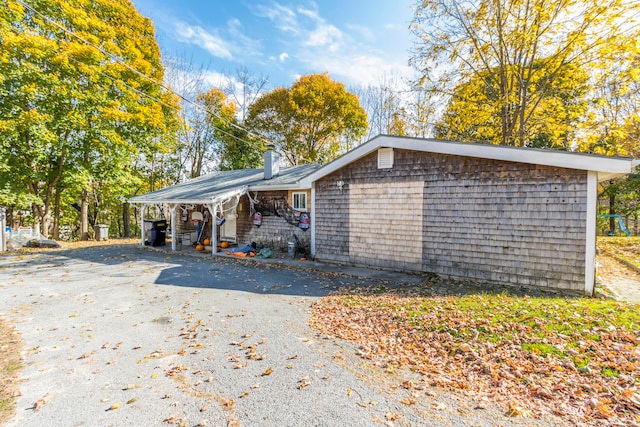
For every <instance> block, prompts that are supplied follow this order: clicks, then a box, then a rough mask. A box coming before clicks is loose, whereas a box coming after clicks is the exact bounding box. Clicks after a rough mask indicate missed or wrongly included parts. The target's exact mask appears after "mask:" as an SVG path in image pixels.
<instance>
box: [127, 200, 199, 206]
mask: <svg viewBox="0 0 640 427" xmlns="http://www.w3.org/2000/svg"><path fill="white" fill-rule="evenodd" d="M129 203H131V204H134V205H142V204H145V205H157V204H160V203H167V204H175V205H206V204H207V203H211V199H165V200H157V199H142V200H141V199H138V200H135V201H132V200H129Z"/></svg>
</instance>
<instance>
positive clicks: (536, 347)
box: [522, 342, 564, 357]
mask: <svg viewBox="0 0 640 427" xmlns="http://www.w3.org/2000/svg"><path fill="white" fill-rule="evenodd" d="M522 349H523V350H524V351H528V352H529V353H534V354H537V355H539V356H542V357H547V356H548V355H550V354H556V355H558V356H564V353H562V352H561V351H560V350H558V349H557V348H556V347H554V346H552V345H551V344H545V343H539V342H534V343H527V344H523V345H522Z"/></svg>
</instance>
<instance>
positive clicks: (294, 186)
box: [249, 184, 311, 191]
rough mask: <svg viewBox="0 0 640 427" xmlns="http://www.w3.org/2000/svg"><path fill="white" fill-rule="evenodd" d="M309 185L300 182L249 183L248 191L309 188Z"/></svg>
mask: <svg viewBox="0 0 640 427" xmlns="http://www.w3.org/2000/svg"><path fill="white" fill-rule="evenodd" d="M310 189H311V185H309V186H307V187H304V186H302V185H300V184H287V185H250V186H249V191H285V190H310Z"/></svg>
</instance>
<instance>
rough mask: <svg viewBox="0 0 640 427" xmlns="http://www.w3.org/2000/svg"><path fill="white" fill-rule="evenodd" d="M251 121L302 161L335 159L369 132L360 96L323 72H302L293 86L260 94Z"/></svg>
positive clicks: (294, 159) (295, 159) (292, 161)
mask: <svg viewBox="0 0 640 427" xmlns="http://www.w3.org/2000/svg"><path fill="white" fill-rule="evenodd" d="M246 124H247V126H248V127H249V128H250V129H253V130H255V131H256V132H257V133H260V134H262V135H265V136H266V137H267V138H268V139H269V140H270V142H272V143H273V144H274V145H275V146H276V149H278V151H280V152H281V153H282V154H283V155H284V156H285V158H286V159H287V161H288V162H289V164H291V165H297V164H303V163H312V162H321V163H323V162H327V161H330V160H332V159H334V158H336V157H337V156H338V155H339V154H340V147H341V146H343V145H349V143H350V142H351V141H356V140H358V139H359V138H360V137H361V136H362V135H364V134H365V132H366V130H367V115H366V113H365V111H364V109H363V108H362V107H361V106H360V103H359V101H358V98H357V97H356V96H355V95H353V94H352V93H349V92H347V90H346V89H345V87H344V85H343V84H341V83H337V82H334V81H333V80H331V79H330V78H329V75H328V74H326V73H324V74H311V75H307V76H302V77H301V78H300V79H299V80H298V81H296V82H295V83H294V84H293V86H292V87H291V88H288V89H287V88H278V89H275V90H274V91H272V92H269V93H267V94H265V95H263V96H261V97H260V98H259V99H258V100H257V101H256V102H255V103H254V104H252V105H251V108H250V109H249V115H248V117H247V121H246Z"/></svg>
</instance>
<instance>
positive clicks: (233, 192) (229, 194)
mask: <svg viewBox="0 0 640 427" xmlns="http://www.w3.org/2000/svg"><path fill="white" fill-rule="evenodd" d="M248 189H249V187H247V186H246V185H245V186H244V187H242V188H238V189H237V190H231V191H227V192H226V193H223V194H220V195H218V196H216V197H214V198H213V200H211V201H209V202H207V203H222V202H225V201H226V200H229V199H230V198H232V197H235V196H242V195H243V194H246V192H247V191H248Z"/></svg>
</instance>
